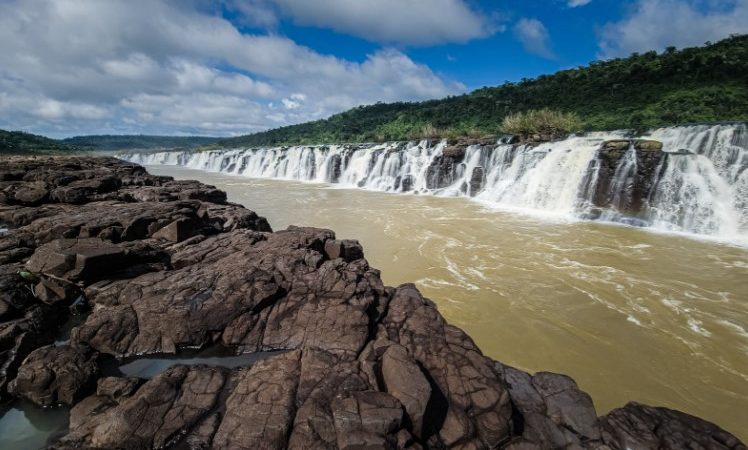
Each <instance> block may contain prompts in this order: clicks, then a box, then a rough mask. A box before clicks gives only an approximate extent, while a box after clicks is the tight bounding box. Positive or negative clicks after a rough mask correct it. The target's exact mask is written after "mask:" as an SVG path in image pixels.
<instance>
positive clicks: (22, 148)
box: [0, 130, 76, 154]
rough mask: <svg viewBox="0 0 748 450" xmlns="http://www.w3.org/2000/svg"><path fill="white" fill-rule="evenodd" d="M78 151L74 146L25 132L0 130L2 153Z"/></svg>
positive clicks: (0, 150)
mask: <svg viewBox="0 0 748 450" xmlns="http://www.w3.org/2000/svg"><path fill="white" fill-rule="evenodd" d="M74 150H76V149H75V148H74V147H73V146H70V145H67V144H64V143H62V142H60V141H57V140H54V139H50V138H47V137H44V136H39V135H36V134H31V133H24V132H23V131H5V130H0V153H13V154H30V153H40V154H41V153H57V152H70V151H74Z"/></svg>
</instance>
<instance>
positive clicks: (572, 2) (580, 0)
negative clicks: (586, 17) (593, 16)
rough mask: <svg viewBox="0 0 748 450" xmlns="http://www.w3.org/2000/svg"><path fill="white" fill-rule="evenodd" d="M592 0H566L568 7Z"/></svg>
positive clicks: (574, 6)
mask: <svg viewBox="0 0 748 450" xmlns="http://www.w3.org/2000/svg"><path fill="white" fill-rule="evenodd" d="M591 1H592V0H569V1H568V2H567V5H569V8H576V7H577V6H584V5H587V4H589V3H590V2H591Z"/></svg>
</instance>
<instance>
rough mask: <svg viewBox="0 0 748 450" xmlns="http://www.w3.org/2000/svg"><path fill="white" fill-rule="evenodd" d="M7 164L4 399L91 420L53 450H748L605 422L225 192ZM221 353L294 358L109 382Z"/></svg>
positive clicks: (685, 421)
mask: <svg viewBox="0 0 748 450" xmlns="http://www.w3.org/2000/svg"><path fill="white" fill-rule="evenodd" d="M0 163H1V165H0V180H2V181H0V224H3V225H5V226H6V227H7V231H5V232H3V235H2V236H0V258H2V259H1V260H0V261H2V266H0V285H1V286H0V287H2V290H0V396H2V398H3V399H4V400H8V399H10V398H11V397H19V398H25V399H28V400H31V401H33V402H36V403H39V404H42V405H53V404H58V403H65V404H70V405H73V407H72V409H71V413H70V428H69V432H68V433H67V434H66V435H65V436H63V437H62V438H60V439H59V440H57V441H56V442H53V443H50V448H54V449H73V448H101V449H110V448H122V449H148V448H192V449H200V448H215V449H255V448H268V449H275V448H278V449H280V448H294V449H335V448H341V449H354V448H355V449H362V448H372V449H373V448H390V449H420V448H424V449H425V448H434V449H445V448H460V449H493V448H506V449H546V448H559V449H560V448H566V449H568V448H588V449H612V450H617V449H626V448H631V449H676V448H686V447H687V448H711V449H745V448H746V447H745V446H744V445H743V444H742V443H740V442H739V441H738V440H737V438H735V437H734V436H732V435H730V434H729V433H727V432H726V431H724V430H722V429H720V428H719V427H717V426H716V425H713V424H710V423H708V422H705V421H703V420H701V419H698V418H696V417H692V416H689V415H686V414H683V413H679V412H676V411H671V410H667V409H664V408H652V407H648V406H644V405H639V404H633V403H632V404H629V405H626V406H624V407H623V408H621V409H617V410H615V411H613V412H611V413H609V414H607V415H605V416H602V417H598V416H597V414H596V412H595V408H594V406H593V403H592V400H591V399H590V397H589V395H587V394H586V393H584V392H582V391H581V390H580V389H579V388H578V387H577V385H576V384H575V383H574V381H573V380H572V379H571V378H569V377H566V376H564V375H557V374H552V373H538V374H535V375H531V374H528V373H525V372H523V371H520V370H517V369H515V368H512V367H510V366H507V365H504V364H501V363H499V362H496V361H493V360H492V359H490V358H488V357H486V356H484V355H483V354H482V353H481V351H480V349H478V347H477V346H476V345H475V343H474V342H473V341H472V340H471V339H470V337H469V336H467V335H466V334H465V333H464V332H463V331H462V330H460V329H458V328H456V327H454V326H451V325H449V324H448V323H447V322H446V321H445V320H444V318H443V317H442V316H441V315H440V314H439V312H438V310H437V308H436V306H435V305H434V303H432V302H431V301H430V300H428V299H426V298H424V297H423V296H422V295H421V294H420V293H419V291H418V289H417V288H416V287H415V286H413V285H409V284H406V285H402V286H399V287H396V288H393V287H387V286H384V285H383V283H382V281H381V279H380V276H379V272H378V271H377V270H376V269H373V268H371V267H370V266H369V264H368V263H367V261H366V259H365V258H364V252H363V249H362V248H361V246H360V245H359V244H358V242H356V241H352V240H337V239H336V237H335V234H334V233H333V232H332V231H330V230H322V229H314V228H299V227H290V228H288V229H286V230H282V231H276V232H272V230H271V229H270V227H269V225H268V224H267V221H266V220H265V219H263V218H262V217H259V216H257V214H255V213H254V212H252V211H249V210H247V209H245V208H244V207H242V206H239V205H235V204H231V203H228V202H227V201H226V196H225V194H224V193H223V192H221V191H219V190H217V189H215V188H213V187H211V186H206V185H203V184H200V183H198V182H186V181H185V182H177V181H174V180H172V179H170V178H168V177H156V176H152V175H149V174H147V173H146V172H145V170H144V169H143V168H142V167H140V166H137V165H134V164H129V163H124V162H120V161H117V160H114V159H109V158H99V159H96V158H75V157H67V158H36V159H35V158H7V157H6V158H3V159H2V160H0ZM84 305H88V306H89V310H88V311H86V310H85V308H84ZM72 314H83V315H84V320H82V323H81V324H80V325H78V326H77V327H75V328H74V329H73V330H72V332H71V333H70V338H69V340H67V341H65V342H58V343H57V344H56V346H49V344H52V342H53V340H54V339H55V335H56V334H57V333H58V332H59V328H60V327H61V326H62V325H63V323H64V322H65V321H66V320H67V319H68V317H69V316H70V315H72ZM206 346H221V347H224V348H227V349H233V350H234V351H235V352H237V353H243V352H258V351H270V350H279V351H281V352H278V353H272V354H270V355H268V356H267V357H265V358H264V359H262V360H260V361H259V362H256V363H254V364H253V365H251V366H248V367H238V368H233V369H229V368H221V367H209V366H205V365H191V366H185V365H177V366H174V367H171V368H170V369H167V370H165V371H164V372H162V373H160V374H158V375H157V376H155V377H153V378H151V379H148V380H143V379H138V378H131V377H124V376H105V374H104V372H103V370H100V369H101V366H102V360H103V358H125V357H137V356H138V355H143V354H179V353H180V352H182V351H184V350H185V349H188V348H195V347H206Z"/></svg>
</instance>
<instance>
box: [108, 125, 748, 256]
mask: <svg viewBox="0 0 748 450" xmlns="http://www.w3.org/2000/svg"><path fill="white" fill-rule="evenodd" d="M624 137H625V133H624V132H612V133H589V134H587V135H584V136H573V137H570V138H568V139H565V140H562V141H557V142H551V143H544V144H540V145H538V146H534V147H533V146H524V145H520V146H518V145H504V144H499V145H496V146H479V145H471V146H469V147H467V149H466V150H465V156H464V158H463V159H462V162H461V163H459V164H457V165H456V166H455V167H454V169H453V170H452V173H451V174H450V178H449V180H450V181H449V182H447V183H443V184H441V185H438V186H435V185H434V182H433V180H431V181H430V179H429V176H430V170H429V167H430V166H432V165H436V164H438V163H439V158H441V157H442V152H443V150H444V148H445V147H446V142H444V141H442V142H439V143H437V144H434V145H429V142H428V141H421V142H408V143H405V142H393V143H385V144H352V145H330V146H294V147H274V148H252V149H222V150H214V151H206V152H160V153H130V154H125V155H121V156H120V157H121V158H123V159H126V160H129V161H132V162H136V163H139V164H145V165H159V164H164V165H180V166H185V167H189V168H192V169H200V170H208V171H215V172H223V173H227V174H233V175H239V176H245V177H250V178H272V179H281V180H297V181H308V182H321V183H336V184H340V185H343V186H346V187H354V188H361V189H370V190H377V191H385V192H416V193H421V194H431V195H442V196H466V197H467V196H474V197H475V198H476V199H477V200H479V201H481V202H484V203H487V204H490V205H492V206H495V207H499V208H507V209H513V210H516V209H520V210H529V211H538V212H542V213H550V214H554V215H562V216H570V217H579V216H582V215H583V214H584V212H585V208H587V207H588V206H589V205H590V204H591V201H592V199H591V195H592V192H593V191H594V189H592V190H591V189H590V186H593V187H594V186H595V183H596V182H597V176H598V174H597V171H598V169H599V163H598V159H597V155H598V150H599V149H600V146H601V144H602V143H603V142H605V141H607V140H613V139H621V138H624ZM647 138H648V139H654V140H657V141H661V142H662V143H663V152H665V153H666V154H667V156H666V157H665V158H663V162H662V163H661V164H662V166H661V167H660V168H659V169H658V174H657V180H655V181H654V182H655V187H654V190H653V192H652V194H651V195H650V198H649V199H646V200H647V202H646V205H645V206H646V208H645V210H644V212H643V213H642V214H643V215H644V217H638V218H637V220H639V221H640V222H641V223H642V224H647V225H649V226H652V227H655V228H658V229H662V230H666V231H678V232H687V233H695V234H701V235H708V236H713V237H717V238H720V239H725V240H730V241H733V242H737V243H741V244H745V243H748V170H746V169H748V131H747V130H746V126H745V125H744V124H739V125H717V126H692V127H676V128H664V129H659V130H655V131H653V132H652V133H651V134H650V135H649V136H647ZM478 168H480V169H482V172H475V171H476V169H478ZM636 170H637V162H636V154H635V152H634V149H633V147H632V148H630V149H629V151H628V152H627V153H626V154H625V156H624V157H623V158H622V159H621V161H620V162H619V165H618V166H617V167H616V170H615V174H614V176H613V178H612V179H611V182H610V193H609V194H610V197H611V198H612V202H611V208H610V210H608V211H606V212H604V213H603V214H602V216H601V217H600V218H601V219H603V220H611V221H624V222H627V221H626V220H623V219H625V218H624V217H622V216H621V214H618V213H617V210H618V209H621V208H622V207H623V205H624V204H625V203H626V202H627V201H629V199H628V197H627V196H628V195H630V192H631V188H632V186H631V185H632V183H633V182H634V181H633V179H634V177H633V174H634V173H636ZM474 173H477V175H478V178H479V180H478V181H480V185H479V187H478V189H477V192H471V189H472V187H471V181H473V179H474V178H475V177H474ZM481 173H482V175H481ZM431 176H432V177H433V173H432V174H431ZM627 223H630V222H627Z"/></svg>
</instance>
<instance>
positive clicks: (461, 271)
mask: <svg viewBox="0 0 748 450" xmlns="http://www.w3.org/2000/svg"><path fill="white" fill-rule="evenodd" d="M148 170H149V171H150V172H151V173H154V174H159V175H172V176H175V177H176V178H178V179H199V180H201V181H203V182H205V183H209V184H213V185H216V186H217V187H219V188H220V189H224V190H226V191H227V192H228V194H229V200H230V201H234V202H238V203H241V204H244V205H246V206H248V207H250V208H252V209H254V210H256V211H257V212H259V213H260V214H262V215H265V216H267V217H268V219H269V221H270V223H271V225H272V226H273V227H274V228H275V229H283V228H285V227H286V226H288V225H291V224H296V225H309V226H319V227H326V228H331V229H334V230H335V231H336V232H337V235H338V236H339V237H341V238H355V239H359V240H360V241H361V242H362V244H363V245H364V249H365V252H366V258H367V260H368V261H369V262H370V264H371V265H372V266H373V267H376V268H378V269H381V270H382V277H383V279H384V281H385V283H387V284H389V285H397V284H400V283H405V282H415V283H416V285H417V286H418V287H419V289H421V290H422V291H423V292H424V294H425V295H427V296H429V297H430V298H432V299H433V300H434V301H436V302H437V304H438V306H439V309H440V311H441V312H442V313H443V314H444V315H445V316H446V317H447V319H448V320H449V321H450V322H451V323H454V324H456V325H458V326H460V327H461V328H463V329H465V330H466V331H467V332H468V333H469V334H470V336H471V337H473V338H474V339H475V340H476V342H477V343H478V345H479V346H480V347H481V349H482V350H483V351H484V352H485V353H486V354H487V355H489V356H491V357H494V358H496V359H499V360H501V361H503V362H505V363H507V364H512V365H515V366H517V367H520V368H523V369H525V370H530V371H539V370H552V371H556V372H561V373H566V374H569V375H571V376H573V377H574V378H575V379H576V380H577V381H578V382H579V383H580V385H581V386H582V388H584V389H585V390H587V391H588V392H590V393H591V395H592V396H593V399H594V401H595V404H596V406H597V408H598V411H599V412H600V413H603V412H606V411H607V410H609V409H610V408H613V407H616V406H621V405H623V404H624V403H625V402H627V401H629V400H637V401H640V402H646V403H650V404H657V405H665V406H669V407H673V408H677V409H681V410H683V411H686V412H689V413H692V414H696V415H699V416H702V417H704V418H706V419H709V420H712V421H714V422H716V423H718V424H720V425H721V426H723V427H725V428H726V429H728V430H730V431H732V432H733V433H736V434H737V435H739V436H741V437H742V438H743V439H746V440H748V430H746V427H745V424H746V423H748V294H747V293H748V249H746V248H745V247H741V246H735V245H727V244H723V243H719V242H714V241H711V240H699V239H693V238H689V237H686V236H683V235H679V234H669V233H662V232H651V231H648V230H646V229H642V228H636V227H628V226H618V225H609V224H605V223H599V222H590V221H574V220H547V219H540V218H537V217H535V216H528V215H525V214H517V213H514V212H505V211H497V210H496V209H494V208H487V207H485V206H484V205H482V204H479V203H475V202H469V201H465V200H464V199H459V198H444V197H435V196H423V195H391V194H387V193H381V192H372V191H364V190H360V189H347V188H341V187H340V186H336V185H325V184H313V183H301V182H294V181H281V180H269V179H249V178H244V177H237V176H231V175H225V174H221V173H214V172H206V171H197V170H191V169H186V168H183V167H174V166H149V167H148Z"/></svg>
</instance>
